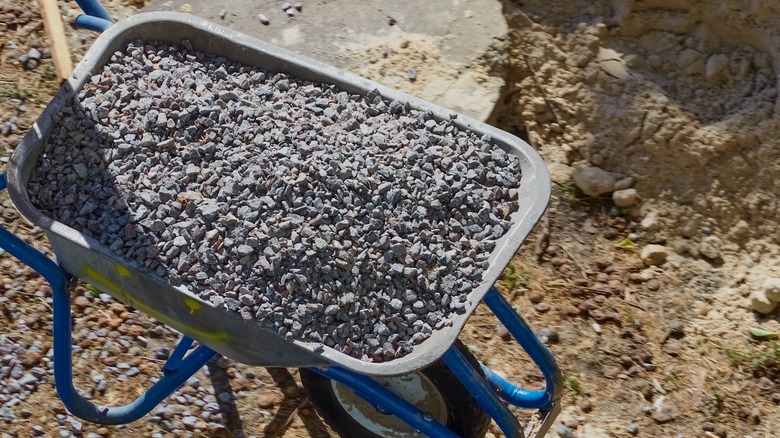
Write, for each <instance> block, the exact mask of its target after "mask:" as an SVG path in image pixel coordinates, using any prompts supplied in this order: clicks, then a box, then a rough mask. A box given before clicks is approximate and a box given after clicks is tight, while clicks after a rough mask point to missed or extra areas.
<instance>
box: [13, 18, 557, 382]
mask: <svg viewBox="0 0 780 438" xmlns="http://www.w3.org/2000/svg"><path fill="white" fill-rule="evenodd" d="M134 39H142V40H160V41H163V42H166V43H172V44H178V43H180V42H181V40H183V39H188V40H189V41H190V42H191V44H192V46H193V48H194V49H196V50H199V51H201V52H204V53H218V54H219V55H221V56H224V57H225V58H227V59H230V60H234V61H239V62H242V63H245V64H249V65H254V66H258V67H262V68H264V69H266V70H268V71H272V72H284V73H288V74H291V75H293V76H296V77H299V78H301V79H305V80H312V81H318V82H324V83H328V84H333V85H336V86H338V87H340V88H341V89H343V90H345V91H347V92H349V93H353V94H359V95H365V94H367V93H368V92H369V91H371V90H374V89H377V90H379V92H380V93H381V95H382V96H383V97H385V98H387V99H395V100H398V101H399V102H401V103H408V104H409V105H410V106H411V107H412V108H414V109H418V110H422V111H430V112H431V113H433V114H434V117H435V118H436V119H437V120H445V119H449V118H450V116H452V115H453V114H455V113H454V112H453V111H450V110H447V109H445V108H442V107H439V106H436V105H433V104H431V103H428V102H425V101H422V100H420V99H417V98H415V97H412V96H410V95H407V94H405V93H401V92H399V91H396V90H393V89H390V88H388V87H385V86H382V85H380V84H377V83H375V82H372V81H369V80H366V79H364V78H361V77H358V76H356V75H353V74H350V73H347V72H345V71H343V70H340V69H337V68H335V67H332V66H329V65H326V64H323V63H320V62H317V61H314V60H312V59H309V58H306V57H304V56H301V55H298V54H295V53H292V52H289V51H286V50H283V49H280V48H278V47H274V46H272V45H269V44H267V43H264V42H262V41H259V40H257V39H254V38H250V37H248V36H246V35H243V34H241V33H239V32H236V31H233V30H230V29H228V28H225V27H222V26H219V25H216V24H214V23H212V22H209V21H207V20H204V19H201V18H198V17H195V16H191V15H187V14H180V13H172V12H153V13H146V14H140V15H137V16H134V17H131V18H129V19H127V20H124V21H122V22H120V23H118V24H116V25H114V26H112V27H110V28H109V29H108V30H107V31H106V32H104V33H103V34H102V35H101V36H100V37H99V38H98V39H97V41H96V42H95V43H94V45H93V46H92V47H91V48H90V50H89V51H88V52H87V54H86V55H85V57H84V59H83V60H82V61H81V62H80V63H79V65H78V66H77V67H76V70H75V71H74V73H73V75H72V77H71V78H70V79H69V80H68V81H67V82H65V83H64V85H63V86H62V88H61V89H60V90H59V92H58V93H57V95H56V96H55V97H54V99H53V100H52V102H51V103H50V104H49V105H48V107H47V108H46V109H45V111H44V112H43V114H42V115H41V117H40V118H39V119H38V121H37V122H36V123H35V125H34V126H33V128H32V129H30V131H29V132H28V133H27V134H26V135H25V137H24V139H23V141H22V143H21V144H20V145H19V147H17V148H16V149H15V151H14V153H13V155H12V157H11V160H10V162H9V165H8V189H9V193H10V196H11V199H12V200H13V202H14V204H15V205H16V207H17V208H18V209H19V211H20V212H21V214H22V215H23V216H25V217H26V218H27V219H28V220H30V221H31V222H32V223H33V224H35V225H37V226H39V227H41V228H43V229H44V230H45V231H46V234H47V236H48V239H49V241H50V242H51V245H52V247H53V249H54V252H55V254H56V255H57V258H58V261H59V263H60V264H61V265H62V266H63V267H64V268H65V270H67V271H68V272H69V273H71V274H73V275H74V276H76V277H78V278H80V279H82V280H84V281H86V282H89V283H91V284H94V285H96V286H97V287H99V288H100V289H102V290H104V291H105V292H107V293H109V294H111V295H113V296H114V297H115V298H117V299H119V300H121V301H123V302H125V303H126V304H128V305H131V306H133V307H135V308H137V309H138V310H140V311H142V312H145V313H147V314H148V315H150V316H152V317H154V318H155V319H157V320H159V321H160V322H163V323H165V324H167V325H169V326H171V327H172V328H174V329H176V330H178V331H180V332H182V333H183V334H185V335H187V336H189V337H191V338H193V339H195V340H197V341H199V342H200V343H202V344H204V345H206V346H208V347H210V348H211V349H213V350H215V351H217V352H218V353H221V354H223V355H225V356H227V357H230V358H232V359H234V360H236V361H238V362H242V363H245V364H248V365H259V366H279V367H302V366H303V367H328V366H332V365H338V366H341V367H344V368H347V369H350V370H353V371H356V372H358V373H362V374H368V375H375V376H379V375H400V374H404V373H408V372H411V371H414V370H418V369H421V368H424V367H425V366H427V365H429V364H431V363H432V362H434V361H436V360H437V359H439V358H440V357H441V356H442V355H443V354H444V353H445V352H446V351H447V349H448V348H449V347H450V345H452V344H453V342H454V341H455V339H456V338H457V336H458V334H459V333H460V331H461V330H462V328H463V326H464V325H465V323H466V320H467V319H468V318H469V316H470V315H471V313H472V312H473V311H474V309H475V308H476V306H477V305H478V304H479V302H480V301H481V300H482V298H483V297H484V296H485V294H486V293H487V292H488V290H489V288H490V287H491V286H492V285H493V283H494V282H495V281H496V280H497V278H498V277H499V275H500V274H501V272H502V270H503V269H504V267H505V266H506V265H507V264H508V263H509V261H510V260H511V258H512V256H513V255H514V253H515V252H516V251H517V249H518V248H519V247H520V245H521V244H522V242H523V241H524V240H525V238H526V237H527V236H528V234H529V233H530V231H531V229H532V228H533V226H534V225H535V224H536V222H537V221H538V220H539V218H540V217H541V215H542V213H543V212H544V209H545V208H546V206H547V202H548V199H549V194H550V188H549V177H548V174H547V171H546V168H545V166H544V164H543V162H542V161H541V158H540V157H539V156H538V155H537V154H536V152H535V151H534V150H533V149H532V148H531V147H530V146H529V145H528V144H527V143H525V142H523V141H522V140H520V139H519V138H517V137H515V136H513V135H510V134H507V133H506V132H503V131H500V130H498V129H495V128H493V127H490V126H488V125H486V124H484V123H481V122H478V121H476V120H474V119H471V118H469V117H466V116H463V115H457V118H456V119H455V123H456V124H457V126H458V127H459V128H460V129H462V130H465V131H472V132H474V133H476V134H477V135H480V136H481V135H483V134H489V135H490V136H491V137H492V140H493V143H494V144H495V145H497V146H498V147H501V148H502V149H504V150H505V151H507V152H509V153H510V154H513V155H516V156H518V157H519V159H520V168H521V172H522V179H521V182H520V188H519V190H518V192H519V193H518V204H519V210H518V211H517V212H515V213H514V214H513V215H512V216H511V220H512V221H513V226H512V227H511V229H510V230H509V231H508V232H507V233H506V234H505V235H504V236H503V237H502V238H501V239H500V240H499V241H498V242H497V245H496V247H495V249H494V250H493V252H492V253H491V255H490V258H489V268H488V269H487V270H486V271H485V273H484V275H483V278H482V281H481V283H480V284H479V285H478V286H477V288H476V289H474V290H473V291H472V292H471V293H470V295H469V300H468V302H467V303H466V311H465V313H462V314H459V315H453V316H452V326H451V327H449V328H444V329H441V330H437V331H434V333H433V335H432V336H431V337H430V338H429V339H427V340H426V341H424V342H422V343H421V344H419V345H416V346H415V348H414V351H413V352H411V353H410V354H408V355H406V356H403V357H401V358H398V359H395V360H392V361H389V362H384V363H372V362H365V361H361V360H360V359H357V358H354V357H352V356H349V355H347V354H344V353H340V352H338V351H336V350H333V349H331V348H328V347H325V348H324V350H316V349H315V347H317V344H315V343H309V342H302V341H296V340H293V341H289V340H286V339H285V338H284V337H282V336H280V335H278V334H277V333H276V332H274V331H272V330H270V329H266V328H263V327H261V326H260V325H259V324H254V323H252V322H251V321H250V322H246V321H244V320H242V318H241V317H240V316H239V315H237V314H234V313H231V312H229V311H226V310H222V309H218V308H216V307H214V306H213V305H212V304H211V303H209V302H207V301H203V300H201V299H199V298H197V296H196V295H195V294H193V293H191V292H189V291H188V290H187V289H186V288H184V287H173V286H171V285H170V284H167V283H166V282H165V281H164V280H163V279H162V278H161V277H159V276H156V275H155V274H153V273H146V272H141V271H140V270H138V269H137V267H138V265H137V264H136V263H135V262H132V261H129V260H126V259H123V258H121V257H119V256H117V255H115V254H114V253H113V252H112V251H111V250H109V248H108V247H107V246H106V245H103V244H100V243H99V242H97V241H96V240H94V239H91V238H88V237H86V236H84V235H83V234H81V233H79V232H77V231H76V230H74V229H72V228H70V227H67V226H65V225H64V224H62V223H60V222H57V221H54V220H53V219H51V218H49V217H47V216H45V215H43V214H42V213H41V212H40V211H39V210H37V209H36V208H35V207H34V206H33V205H32V204H31V202H30V198H29V196H28V193H27V188H26V186H27V182H28V179H29V177H30V174H31V172H32V171H33V169H34V168H35V166H36V162H37V160H38V157H39V155H40V154H41V153H42V151H43V149H44V144H45V142H46V139H47V136H48V135H49V132H50V131H51V129H52V127H53V119H52V117H53V115H55V114H56V113H57V112H58V111H59V110H60V109H61V108H62V107H63V106H64V105H66V104H67V103H68V101H69V100H70V99H71V98H73V96H74V95H75V94H77V93H78V90H80V89H81V87H82V86H83V85H84V84H85V82H86V81H87V80H89V78H90V76H91V75H92V74H93V73H94V72H98V71H100V69H101V68H102V66H103V65H104V64H106V63H107V62H108V60H109V58H110V57H111V55H112V54H113V53H114V52H115V51H117V50H120V49H122V48H123V47H124V46H126V44H127V43H129V42H130V41H132V40H134Z"/></svg>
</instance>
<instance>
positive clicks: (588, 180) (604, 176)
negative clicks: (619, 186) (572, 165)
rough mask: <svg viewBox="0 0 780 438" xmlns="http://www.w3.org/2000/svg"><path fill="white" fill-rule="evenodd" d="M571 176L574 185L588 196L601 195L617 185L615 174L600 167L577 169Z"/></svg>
mask: <svg viewBox="0 0 780 438" xmlns="http://www.w3.org/2000/svg"><path fill="white" fill-rule="evenodd" d="M571 178H572V181H573V182H574V185H575V186H576V187H577V188H578V189H580V190H581V191H582V193H584V194H586V195H588V196H594V197H595V196H601V195H604V194H606V193H610V192H611V191H612V190H613V188H614V187H615V176H614V175H612V174H611V173H609V172H607V171H606V170H603V169H600V168H598V167H582V168H579V169H575V170H574V171H573V172H572V174H571Z"/></svg>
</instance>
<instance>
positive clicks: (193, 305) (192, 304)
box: [184, 298, 200, 315]
mask: <svg viewBox="0 0 780 438" xmlns="http://www.w3.org/2000/svg"><path fill="white" fill-rule="evenodd" d="M184 304H186V305H187V307H189V308H190V315H192V314H193V313H195V311H196V310H200V301H198V300H193V299H192V298H185V299H184Z"/></svg>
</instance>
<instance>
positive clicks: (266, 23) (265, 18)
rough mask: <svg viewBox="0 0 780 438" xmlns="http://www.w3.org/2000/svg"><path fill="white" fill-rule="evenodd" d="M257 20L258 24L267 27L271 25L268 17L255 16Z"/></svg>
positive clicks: (262, 15)
mask: <svg viewBox="0 0 780 438" xmlns="http://www.w3.org/2000/svg"><path fill="white" fill-rule="evenodd" d="M257 19H258V20H260V23H262V24H264V25H266V26H268V25H269V24H271V20H269V19H268V17H267V16H266V15H265V14H257Z"/></svg>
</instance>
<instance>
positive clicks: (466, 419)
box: [300, 340, 490, 438]
mask: <svg viewBox="0 0 780 438" xmlns="http://www.w3.org/2000/svg"><path fill="white" fill-rule="evenodd" d="M455 346H456V348H458V350H460V352H461V353H463V354H464V355H465V356H466V358H467V359H468V361H469V362H470V363H471V365H472V366H474V367H475V368H476V369H477V370H479V373H480V374H482V370H481V368H480V367H479V362H477V359H476V358H475V357H474V355H473V354H471V352H469V351H468V349H467V348H466V347H465V346H464V345H463V344H462V343H461V342H460V341H459V340H458V341H456V343H455ZM417 372H420V373H422V374H424V375H425V377H427V378H428V379H429V380H430V381H431V383H433V385H434V386H435V387H436V389H437V390H438V391H439V393H440V394H441V396H442V398H443V401H444V404H445V406H446V409H447V424H446V426H447V427H448V428H449V429H450V430H452V431H453V432H455V434H457V435H458V436H460V437H464V438H482V437H484V436H485V434H486V433H487V430H488V426H489V425H490V416H488V415H487V414H486V413H485V412H484V411H483V410H482V408H481V407H480V406H479V404H478V403H477V401H476V400H475V399H474V397H473V396H472V395H471V394H470V393H469V392H468V391H467V390H466V389H465V388H464V387H463V385H462V384H461V383H460V381H459V380H458V379H457V378H456V377H455V376H454V375H453V374H452V372H451V371H450V370H449V368H447V366H446V365H444V363H443V362H442V361H437V362H435V363H433V364H432V365H430V366H428V367H427V368H425V369H423V370H421V371H417ZM300 374H301V383H303V389H304V390H305V391H306V395H307V396H308V397H309V401H310V402H311V403H312V405H313V406H314V408H315V409H316V410H317V412H318V413H319V414H320V416H321V417H322V418H323V420H325V422H326V423H328V425H329V426H330V427H331V429H333V431H334V432H336V433H337V434H339V436H341V437H345V438H384V437H381V436H380V435H377V434H375V433H373V432H372V431H370V430H368V429H366V428H365V427H363V426H362V425H361V424H360V423H358V422H357V421H356V420H355V419H354V418H352V416H351V415H350V414H349V413H347V411H346V409H345V408H344V407H343V406H342V404H341V402H339V400H338V398H337V397H336V394H335V393H334V392H333V386H332V385H331V380H330V379H328V378H327V377H323V376H321V375H319V374H317V373H315V372H314V371H310V370H308V369H306V368H301V369H300Z"/></svg>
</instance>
